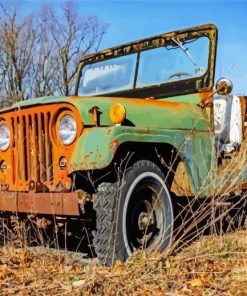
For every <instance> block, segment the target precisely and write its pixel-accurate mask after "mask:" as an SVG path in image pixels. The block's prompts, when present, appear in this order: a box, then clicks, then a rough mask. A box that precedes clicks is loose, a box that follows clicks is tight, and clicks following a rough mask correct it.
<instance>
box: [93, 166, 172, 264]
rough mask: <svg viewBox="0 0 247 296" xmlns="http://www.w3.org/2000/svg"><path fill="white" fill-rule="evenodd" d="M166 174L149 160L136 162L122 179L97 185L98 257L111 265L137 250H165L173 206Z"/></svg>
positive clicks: (170, 236)
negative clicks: (166, 182)
mask: <svg viewBox="0 0 247 296" xmlns="http://www.w3.org/2000/svg"><path fill="white" fill-rule="evenodd" d="M164 180H165V176H164V174H163V173H162V171H161V170H160V169H159V167H158V166H157V165H155V164H154V163H152V162H151V161H148V160H142V161H138V162H136V163H135V164H134V165H133V166H132V167H131V168H130V169H129V170H128V172H127V173H126V175H125V176H123V178H122V180H121V181H120V182H116V183H102V184H100V185H99V187H98V192H97V194H96V200H95V204H94V209H95V210H96V216H97V218H96V231H95V233H94V240H93V242H94V247H95V252H96V254H97V257H98V259H99V261H100V262H101V263H103V264H106V265H112V264H113V263H114V262H115V261H116V260H121V261H125V260H126V259H127V258H128V257H129V256H130V255H131V254H132V253H133V252H134V251H135V250H137V249H143V248H145V249H146V248H148V249H150V250H153V249H156V250H158V251H160V252H162V251H163V250H164V249H165V248H167V246H168V245H169V243H170V241H171V239H172V234H173V220H174V219H173V207H172V202H171V198H170V194H169V191H168V188H167V186H166V184H165V182H164Z"/></svg>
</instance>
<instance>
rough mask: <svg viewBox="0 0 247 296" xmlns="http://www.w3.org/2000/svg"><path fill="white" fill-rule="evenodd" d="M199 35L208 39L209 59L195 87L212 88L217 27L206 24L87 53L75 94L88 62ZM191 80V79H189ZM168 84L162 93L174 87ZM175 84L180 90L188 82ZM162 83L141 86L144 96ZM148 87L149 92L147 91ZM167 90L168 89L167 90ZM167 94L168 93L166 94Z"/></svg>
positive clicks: (79, 70)
mask: <svg viewBox="0 0 247 296" xmlns="http://www.w3.org/2000/svg"><path fill="white" fill-rule="evenodd" d="M201 36H206V37H208V38H209V39H210V52H209V61H208V71H207V73H206V74H205V75H204V76H203V78H201V79H194V80H195V81H196V89H200V88H201V89H202V88H205V87H208V88H212V87H213V83H214V69H215V56H216V47H217V28H216V26H215V25H213V24H206V25H201V26H196V27H191V28H186V29H182V30H177V31H173V32H168V33H163V34H160V35H156V36H152V37H149V38H144V39H142V40H137V41H134V42H131V43H126V44H122V45H119V46H116V47H113V48H108V49H105V50H102V51H100V52H98V53H95V54H91V55H87V56H85V57H83V58H82V59H81V62H80V64H79V66H78V77H77V81H76V87H75V95H78V89H79V85H80V77H81V71H82V68H83V67H84V65H86V64H89V63H95V62H99V61H102V60H106V59H111V58H114V57H118V56H123V55H127V54H132V53H138V52H140V51H143V50H150V49H153V48H157V47H162V46H167V45H174V43H173V38H178V39H179V40H182V41H184V40H191V39H194V38H198V37H201ZM191 80H193V79H191ZM166 84H168V85H170V87H169V86H168V89H166V91H164V92H163V93H170V92H171V91H172V89H173V88H174V82H172V83H166ZM176 84H177V85H181V90H183V92H184V90H185V88H186V86H187V90H188V88H189V84H188V83H187V81H186V84H183V82H177V83H176ZM161 86H162V85H159V86H158V87H157V86H156V87H155V88H153V87H143V89H144V93H146V97H148V96H156V95H155V92H156V91H158V93H159V92H160V89H161ZM149 89H150V90H151V92H149ZM167 90H168V91H167ZM138 93H139V92H138V91H137V89H135V90H134V91H131V95H130V97H136V96H137V94H138ZM144 93H143V92H141V93H140V96H141V97H144ZM116 94H117V95H121V94H123V95H124V96H125V97H126V96H127V91H126V90H124V91H123V92H121V91H120V92H118V93H116ZM133 94H136V95H133ZM168 96H169V95H168Z"/></svg>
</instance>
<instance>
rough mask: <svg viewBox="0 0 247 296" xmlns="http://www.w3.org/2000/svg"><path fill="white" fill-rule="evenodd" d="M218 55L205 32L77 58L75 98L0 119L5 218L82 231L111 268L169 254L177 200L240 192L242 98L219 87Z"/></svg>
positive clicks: (36, 104) (212, 34) (244, 172)
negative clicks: (141, 256)
mask: <svg viewBox="0 0 247 296" xmlns="http://www.w3.org/2000/svg"><path fill="white" fill-rule="evenodd" d="M216 47H217V29H216V27H215V26H214V25H211V24H209V25H202V26H198V27H193V28H188V29H183V30H180V31H174V32H170V33H165V34H161V35H158V36H154V37H151V38H146V39H143V40H139V41H135V42H132V43H129V44H124V45H122V46H118V47H114V48H110V49H107V50H104V51H101V52H99V53H96V54H93V55H90V56H86V57H84V58H83V59H82V60H81V62H80V64H79V67H78V79H77V83H76V85H75V95H74V96H71V97H42V98H37V99H35V100H34V99H32V100H28V101H23V102H20V103H16V104H14V105H13V106H12V107H11V108H8V109H4V110H1V112H0V182H1V191H0V210H1V212H2V214H6V213H22V215H25V214H29V215H30V214H32V216H36V217H37V218H40V217H46V219H49V217H52V218H50V220H51V221H53V220H56V219H59V218H60V219H63V220H64V221H65V220H66V221H71V220H80V221H83V223H85V224H86V223H89V224H90V225H92V226H91V228H90V227H87V230H88V231H89V230H90V231H91V232H92V236H93V248H94V250H95V253H96V255H97V256H98V258H99V259H100V260H101V261H102V262H106V263H108V264H110V263H111V262H113V261H114V260H116V259H121V260H125V259H126V258H127V257H128V256H129V255H130V254H131V253H132V252H133V251H134V250H137V249H140V248H143V247H144V248H153V249H156V250H158V251H162V250H164V249H165V248H166V247H167V246H168V245H169V243H170V241H171V239H172V237H173V231H174V227H173V226H174V210H173V209H174V208H173V199H174V198H178V197H179V198H180V197H181V198H183V197H187V198H192V199H193V198H205V197H210V196H214V195H217V196H220V195H223V194H226V192H227V193H231V194H240V193H241V192H243V190H245V189H246V186H247V169H246V148H245V147H246V146H245V144H244V143H245V142H246V138H245V137H246V98H245V97H240V96H233V95H231V94H230V92H231V88H232V84H231V82H230V81H229V80H228V79H225V78H222V79H220V80H219V81H218V83H217V84H216V85H215V86H214V73H215V60H216ZM83 225H84V224H83ZM87 234H88V235H87V237H88V238H89V239H90V235H91V234H90V233H89V232H87Z"/></svg>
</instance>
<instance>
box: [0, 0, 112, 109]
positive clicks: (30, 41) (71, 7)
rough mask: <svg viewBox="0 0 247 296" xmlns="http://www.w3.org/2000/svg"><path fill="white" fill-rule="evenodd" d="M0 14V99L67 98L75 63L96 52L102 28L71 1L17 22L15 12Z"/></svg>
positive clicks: (2, 8)
mask: <svg viewBox="0 0 247 296" xmlns="http://www.w3.org/2000/svg"><path fill="white" fill-rule="evenodd" d="M0 9H1V10H2V12H3V17H2V19H0V99H2V100H3V98H4V99H7V100H8V103H12V102H14V101H18V100H25V99H29V98H31V97H40V96H46V95H66V96H68V95H70V94H72V91H73V87H74V84H75V79H76V73H77V70H78V62H79V60H80V58H81V57H82V56H84V55H86V54H88V53H91V52H94V51H97V50H98V48H99V45H100V42H101V40H102V37H103V36H104V34H105V32H106V29H107V25H104V24H101V23H100V21H99V20H98V18H97V17H95V16H83V15H80V14H79V9H78V7H77V4H76V3H75V2H73V1H68V2H66V3H65V4H64V6H63V7H60V8H59V9H56V10H55V9H54V8H53V7H52V6H47V5H46V6H44V7H42V11H41V12H40V13H39V15H40V18H37V17H36V18H34V17H30V16H29V17H25V18H24V19H22V20H20V17H19V15H18V9H17V8H14V9H13V10H12V11H7V10H6V9H5V8H4V7H3V5H1V4H0Z"/></svg>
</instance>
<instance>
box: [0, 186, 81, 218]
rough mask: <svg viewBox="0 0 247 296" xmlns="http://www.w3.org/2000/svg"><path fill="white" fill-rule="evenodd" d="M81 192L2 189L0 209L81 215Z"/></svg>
mask: <svg viewBox="0 0 247 296" xmlns="http://www.w3.org/2000/svg"><path fill="white" fill-rule="evenodd" d="M79 203H81V192H80V191H75V192H67V193H34V192H10V191H0V211H6V212H16V213H17V212H18V213H30V214H51V215H66V216H79V215H80V211H79Z"/></svg>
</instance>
